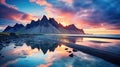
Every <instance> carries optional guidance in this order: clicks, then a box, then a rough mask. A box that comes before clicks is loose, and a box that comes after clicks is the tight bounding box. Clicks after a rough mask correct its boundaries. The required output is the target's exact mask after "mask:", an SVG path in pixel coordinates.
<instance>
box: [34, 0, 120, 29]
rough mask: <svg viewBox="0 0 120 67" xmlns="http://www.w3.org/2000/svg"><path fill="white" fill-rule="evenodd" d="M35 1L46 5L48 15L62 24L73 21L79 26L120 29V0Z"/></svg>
mask: <svg viewBox="0 0 120 67" xmlns="http://www.w3.org/2000/svg"><path fill="white" fill-rule="evenodd" d="M34 3H36V4H39V5H40V6H41V5H44V6H45V11H46V12H47V13H48V15H49V16H51V17H55V18H57V20H58V21H59V22H61V23H62V24H66V25H68V24H72V23H73V24H76V26H78V27H79V28H100V27H103V28H106V29H120V26H119V25H120V17H119V16H120V7H119V6H120V4H119V3H120V1H119V0H117V1H114V0H109V1H108V0H55V1H49V0H34ZM48 4H49V5H48ZM106 25H107V26H106Z"/></svg>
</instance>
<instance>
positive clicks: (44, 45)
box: [0, 37, 82, 54]
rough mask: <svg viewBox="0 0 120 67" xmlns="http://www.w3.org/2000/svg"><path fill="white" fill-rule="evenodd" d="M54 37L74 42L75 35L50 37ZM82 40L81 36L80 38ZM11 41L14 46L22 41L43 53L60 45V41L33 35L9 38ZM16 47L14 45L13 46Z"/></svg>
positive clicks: (52, 50) (21, 43) (20, 44)
mask: <svg viewBox="0 0 120 67" xmlns="http://www.w3.org/2000/svg"><path fill="white" fill-rule="evenodd" d="M51 38H54V39H57V40H59V41H63V42H71V43H75V42H76V39H77V38H76V37H61V38H58V37H51ZM81 40H82V38H81ZM10 42H11V43H14V44H15V46H22V45H23V44H24V43H26V44H27V45H28V46H30V47H31V48H32V49H34V48H37V49H39V50H41V51H42V52H43V53H44V54H46V53H47V51H51V52H54V50H55V48H57V47H58V46H61V43H60V42H54V41H53V40H50V39H49V40H48V39H46V38H44V37H43V38H42V37H38V38H36V37H33V38H27V39H24V38H22V39H18V40H14V41H13V40H10ZM4 46H7V45H5V44H4V45H3V46H2V45H0V47H1V49H2V47H4ZM15 48H16V47H15Z"/></svg>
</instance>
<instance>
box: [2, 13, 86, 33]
mask: <svg viewBox="0 0 120 67" xmlns="http://www.w3.org/2000/svg"><path fill="white" fill-rule="evenodd" d="M3 32H14V33H25V34H84V31H83V29H78V28H77V27H76V26H75V25H74V24H71V25H68V26H63V25H62V24H60V23H58V22H57V21H56V20H55V19H54V18H49V19H48V18H47V17H46V16H45V15H44V16H43V17H42V19H41V20H40V19H38V20H37V21H34V20H32V21H31V23H29V24H27V25H26V26H24V25H22V24H18V23H16V24H15V25H14V26H13V27H11V26H8V27H6V29H5V30H4V31H3Z"/></svg>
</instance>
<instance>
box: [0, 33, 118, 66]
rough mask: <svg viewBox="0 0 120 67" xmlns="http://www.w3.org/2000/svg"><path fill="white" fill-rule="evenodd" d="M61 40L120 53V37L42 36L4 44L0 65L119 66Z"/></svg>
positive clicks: (0, 54)
mask: <svg viewBox="0 0 120 67" xmlns="http://www.w3.org/2000/svg"><path fill="white" fill-rule="evenodd" d="M55 40H56V41H55ZM58 41H62V42H66V43H74V44H78V45H83V46H88V47H91V48H96V49H100V50H105V51H108V52H113V53H115V54H118V55H120V40H119V39H105V38H86V37H79V36H78V37H77V36H66V35H64V36H63V35H60V36H57V35H40V36H35V37H32V38H19V39H15V40H11V41H10V43H2V44H1V46H0V48H1V49H0V67H118V66H117V65H115V64H113V63H110V62H109V61H105V60H103V59H101V58H99V57H95V56H92V55H89V54H86V53H84V52H81V51H78V50H76V49H73V48H70V47H67V46H65V44H62V43H60V42H58Z"/></svg>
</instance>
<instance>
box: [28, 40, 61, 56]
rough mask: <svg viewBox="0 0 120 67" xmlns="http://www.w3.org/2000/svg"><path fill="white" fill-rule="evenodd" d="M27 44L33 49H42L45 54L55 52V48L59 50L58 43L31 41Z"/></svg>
mask: <svg viewBox="0 0 120 67" xmlns="http://www.w3.org/2000/svg"><path fill="white" fill-rule="evenodd" d="M26 44H27V45H28V46H31V48H32V49H34V48H37V49H39V50H40V49H41V50H42V52H43V53H44V54H46V52H47V51H48V50H49V51H54V50H55V48H57V46H58V45H59V43H56V42H51V41H42V40H40V41H33V40H32V41H31V40H27V41H26Z"/></svg>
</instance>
